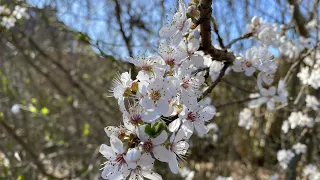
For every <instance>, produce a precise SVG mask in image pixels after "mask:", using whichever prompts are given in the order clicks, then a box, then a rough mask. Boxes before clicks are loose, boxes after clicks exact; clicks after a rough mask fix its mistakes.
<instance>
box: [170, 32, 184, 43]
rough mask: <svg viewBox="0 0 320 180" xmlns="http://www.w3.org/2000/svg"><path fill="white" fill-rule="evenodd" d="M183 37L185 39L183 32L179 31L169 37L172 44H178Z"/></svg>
mask: <svg viewBox="0 0 320 180" xmlns="http://www.w3.org/2000/svg"><path fill="white" fill-rule="evenodd" d="M182 39H183V35H182V32H180V31H178V32H177V33H176V34H174V35H173V36H172V37H171V38H170V39H169V41H170V42H171V44H172V45H174V46H176V45H178V44H179V43H180V42H181V41H182Z"/></svg>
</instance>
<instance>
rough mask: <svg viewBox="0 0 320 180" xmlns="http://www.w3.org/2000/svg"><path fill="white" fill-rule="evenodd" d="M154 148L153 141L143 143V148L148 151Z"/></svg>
mask: <svg viewBox="0 0 320 180" xmlns="http://www.w3.org/2000/svg"><path fill="white" fill-rule="evenodd" d="M152 149H153V144H152V142H151V141H147V142H144V143H143V150H144V151H146V152H151V151H152Z"/></svg>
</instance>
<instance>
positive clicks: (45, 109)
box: [41, 107, 49, 115]
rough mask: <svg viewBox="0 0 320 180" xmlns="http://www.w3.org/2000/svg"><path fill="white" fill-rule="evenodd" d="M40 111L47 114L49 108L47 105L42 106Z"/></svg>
mask: <svg viewBox="0 0 320 180" xmlns="http://www.w3.org/2000/svg"><path fill="white" fill-rule="evenodd" d="M41 113H42V114H43V115H47V114H49V109H48V108H47V107H43V108H42V109H41Z"/></svg>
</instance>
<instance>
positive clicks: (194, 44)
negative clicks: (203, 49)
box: [188, 38, 200, 53]
mask: <svg viewBox="0 0 320 180" xmlns="http://www.w3.org/2000/svg"><path fill="white" fill-rule="evenodd" d="M199 47H200V41H199V40H198V39H196V38H192V39H191V40H189V42H188V51H189V52H190V53H194V52H196V51H197V50H198V49H199Z"/></svg>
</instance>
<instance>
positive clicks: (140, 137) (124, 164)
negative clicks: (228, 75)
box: [100, 0, 216, 179]
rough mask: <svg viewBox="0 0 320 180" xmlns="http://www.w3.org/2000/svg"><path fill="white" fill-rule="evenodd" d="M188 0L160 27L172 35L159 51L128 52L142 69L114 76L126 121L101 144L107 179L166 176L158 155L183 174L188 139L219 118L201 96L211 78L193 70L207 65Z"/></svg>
mask: <svg viewBox="0 0 320 180" xmlns="http://www.w3.org/2000/svg"><path fill="white" fill-rule="evenodd" d="M190 24H191V19H189V18H187V16H186V7H185V4H184V2H183V1H182V0H180V1H179V9H178V11H177V12H176V13H175V14H174V16H173V20H172V22H171V23H169V24H167V25H166V26H164V27H162V28H161V29H160V32H159V34H160V36H161V37H163V38H166V40H165V41H163V43H161V44H160V45H159V49H158V55H156V56H144V55H141V56H138V57H128V58H126V61H127V62H129V63H132V64H134V65H135V67H137V68H139V69H140V71H139V72H138V73H137V75H136V77H135V78H136V79H132V77H131V76H132V73H131V72H125V73H122V74H120V75H119V76H118V77H117V78H116V79H115V80H114V86H113V87H112V89H111V92H112V96H113V97H115V98H116V99H117V100H118V104H119V107H120V110H121V111H122V113H123V121H122V124H123V125H121V126H119V127H113V126H108V127H106V128H105V132H106V133H107V135H108V136H109V137H110V146H108V145H105V144H103V145H101V147H100V153H101V154H103V155H104V157H105V158H107V162H106V163H105V166H104V168H103V171H102V177H103V178H105V179H126V178H127V177H129V178H130V179H141V178H143V177H145V178H148V179H162V178H161V176H160V175H159V174H157V173H155V172H153V171H152V168H153V165H154V161H155V160H158V161H161V162H164V163H167V164H168V166H169V168H170V170H171V171H172V172H173V173H175V174H177V173H178V172H179V162H181V161H183V160H184V158H185V157H186V156H187V151H188V148H189V143H188V139H189V138H190V137H191V135H192V134H193V133H194V131H196V132H197V134H199V135H205V134H207V132H208V128H207V127H206V125H205V123H206V122H208V121H209V120H211V119H212V118H213V116H214V115H215V113H216V110H215V107H214V106H212V105H209V104H208V103H206V102H205V101H199V97H200V95H201V89H202V87H204V85H203V84H204V81H205V78H204V77H203V76H202V75H198V74H197V73H196V74H195V73H193V72H194V71H195V70H197V69H198V68H200V67H203V66H204V58H203V54H201V53H199V52H198V49H199V46H200V43H199V39H197V38H195V36H194V35H193V34H194V33H195V31H197V28H194V29H191V28H190Z"/></svg>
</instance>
